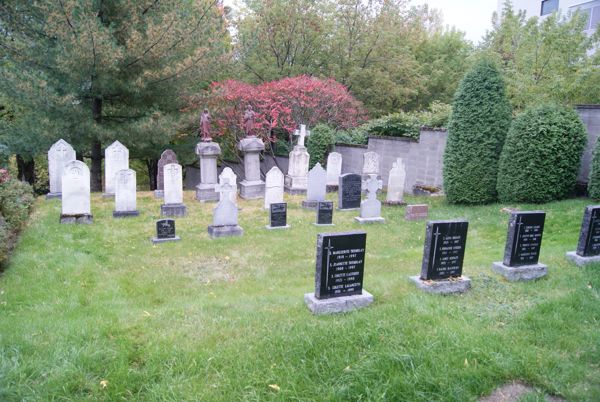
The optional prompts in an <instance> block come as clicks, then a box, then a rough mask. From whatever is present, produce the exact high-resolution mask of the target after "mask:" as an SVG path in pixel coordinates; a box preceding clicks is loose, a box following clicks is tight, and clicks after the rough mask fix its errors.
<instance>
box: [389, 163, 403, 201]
mask: <svg viewBox="0 0 600 402" xmlns="http://www.w3.org/2000/svg"><path fill="white" fill-rule="evenodd" d="M405 181H406V169H405V167H404V162H402V159H401V158H398V159H396V162H394V163H393V164H392V169H391V170H390V174H389V176H388V186H387V194H386V198H385V204H386V205H405V204H406V203H405V202H404V182H405Z"/></svg>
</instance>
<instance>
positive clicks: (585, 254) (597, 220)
mask: <svg viewBox="0 0 600 402" xmlns="http://www.w3.org/2000/svg"><path fill="white" fill-rule="evenodd" d="M567 258H568V259H570V260H572V261H573V262H575V263H576V264H577V265H580V266H582V265H585V264H589V263H592V262H600V205H588V206H587V207H585V211H584V213H583V221H582V222H581V230H580V232H579V242H578V243H577V250H576V251H569V252H568V253H567Z"/></svg>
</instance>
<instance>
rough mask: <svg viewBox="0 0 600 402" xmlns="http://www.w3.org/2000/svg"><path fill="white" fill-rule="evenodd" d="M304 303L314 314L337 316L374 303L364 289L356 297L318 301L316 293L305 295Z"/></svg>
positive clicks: (370, 295)
mask: <svg viewBox="0 0 600 402" xmlns="http://www.w3.org/2000/svg"><path fill="white" fill-rule="evenodd" d="M304 303H306V306H307V307H308V309H309V310H310V311H311V312H312V313H313V314H335V313H345V312H347V311H352V310H357V309H359V308H363V307H367V306H368V305H369V304H371V303H373V295H372V294H371V293H369V292H367V291H366V290H364V289H363V291H362V294H360V295H354V296H342V297H334V298H331V299H317V298H316V297H315V294H314V293H306V294H305V295H304Z"/></svg>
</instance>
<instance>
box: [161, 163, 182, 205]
mask: <svg viewBox="0 0 600 402" xmlns="http://www.w3.org/2000/svg"><path fill="white" fill-rule="evenodd" d="M164 177H165V195H164V204H163V205H161V206H160V214H161V215H162V216H185V215H186V213H187V208H186V206H185V204H184V203H183V172H182V170H181V165H180V164H178V163H169V164H168V165H165V167H164Z"/></svg>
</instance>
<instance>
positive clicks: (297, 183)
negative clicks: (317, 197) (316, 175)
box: [283, 175, 308, 195]
mask: <svg viewBox="0 0 600 402" xmlns="http://www.w3.org/2000/svg"><path fill="white" fill-rule="evenodd" d="M307 188H308V177H307V176H305V177H294V176H287V175H286V176H285V181H284V186H283V189H284V191H285V192H286V193H288V194H290V195H304V194H306V189H307Z"/></svg>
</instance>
